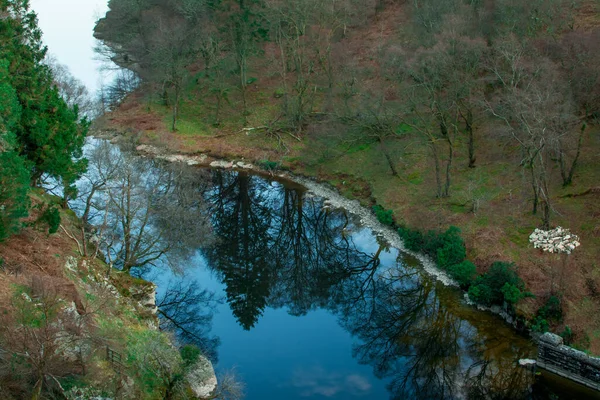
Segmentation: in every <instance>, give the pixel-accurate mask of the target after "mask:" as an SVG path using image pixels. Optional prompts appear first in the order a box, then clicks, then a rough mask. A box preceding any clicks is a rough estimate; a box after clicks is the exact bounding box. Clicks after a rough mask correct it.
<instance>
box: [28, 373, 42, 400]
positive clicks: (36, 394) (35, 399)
mask: <svg viewBox="0 0 600 400" xmlns="http://www.w3.org/2000/svg"><path fill="white" fill-rule="evenodd" d="M43 386H44V377H43V376H41V377H40V378H38V380H37V382H36V383H35V386H34V387H33V393H32V394H31V400H39V398H40V396H41V394H42V387H43Z"/></svg>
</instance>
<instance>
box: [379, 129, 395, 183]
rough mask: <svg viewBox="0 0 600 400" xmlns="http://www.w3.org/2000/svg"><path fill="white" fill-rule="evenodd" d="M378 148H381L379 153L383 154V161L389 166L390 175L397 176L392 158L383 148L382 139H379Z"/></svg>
mask: <svg viewBox="0 0 600 400" xmlns="http://www.w3.org/2000/svg"><path fill="white" fill-rule="evenodd" d="M379 147H380V148H381V152H382V153H383V155H384V156H385V159H386V160H387V162H388V165H389V166H390V170H391V171H392V175H393V176H398V171H397V170H396V167H395V166H394V162H393V161H392V157H391V156H390V154H389V153H388V151H387V149H386V147H385V143H384V140H383V139H381V138H380V139H379Z"/></svg>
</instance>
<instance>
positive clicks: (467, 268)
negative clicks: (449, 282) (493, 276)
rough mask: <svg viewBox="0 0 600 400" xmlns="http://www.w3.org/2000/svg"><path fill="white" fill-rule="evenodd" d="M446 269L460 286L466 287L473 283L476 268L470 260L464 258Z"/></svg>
mask: <svg viewBox="0 0 600 400" xmlns="http://www.w3.org/2000/svg"><path fill="white" fill-rule="evenodd" d="M447 271H448V273H449V274H450V276H451V277H452V278H453V279H454V280H456V281H457V282H458V284H459V285H460V287H462V288H467V287H469V285H471V283H473V279H474V278H475V275H476V273H477V268H476V267H475V264H473V263H472V262H471V261H468V260H465V261H463V262H461V263H460V264H453V265H450V266H449V267H448V269H447Z"/></svg>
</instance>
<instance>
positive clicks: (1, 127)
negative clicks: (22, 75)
mask: <svg viewBox="0 0 600 400" xmlns="http://www.w3.org/2000/svg"><path fill="white" fill-rule="evenodd" d="M8 81H9V79H8V62H7V61H6V60H0V241H2V240H4V239H5V238H6V237H7V236H8V235H10V234H11V233H13V232H14V231H15V230H16V229H17V228H18V221H19V218H22V217H24V216H26V215H27V204H28V201H27V200H28V197H27V191H28V189H29V172H28V170H27V169H26V168H25V163H24V160H23V159H22V158H21V157H20V156H19V154H17V152H15V151H14V150H13V146H14V142H15V136H14V134H13V132H12V130H13V129H14V127H15V126H16V124H17V123H18V120H19V118H20V110H21V107H20V106H19V102H18V99H17V93H16V91H15V89H14V88H13V87H12V86H11V85H10V83H9V82H8Z"/></svg>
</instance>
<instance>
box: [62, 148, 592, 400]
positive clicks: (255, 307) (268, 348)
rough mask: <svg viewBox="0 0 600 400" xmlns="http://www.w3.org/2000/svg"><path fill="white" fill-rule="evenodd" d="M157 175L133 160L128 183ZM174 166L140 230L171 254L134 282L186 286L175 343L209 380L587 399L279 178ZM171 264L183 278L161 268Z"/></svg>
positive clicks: (366, 393)
mask: <svg viewBox="0 0 600 400" xmlns="http://www.w3.org/2000/svg"><path fill="white" fill-rule="evenodd" d="M94 143H96V144H97V143H98V142H94V141H91V142H90V145H89V146H88V147H87V148H86V151H87V154H90V151H92V150H93V148H92V146H93V145H94ZM114 151H115V154H117V153H119V154H120V152H119V151H118V149H114ZM127 163H135V160H134V159H133V158H130V159H128V160H127ZM91 165H94V164H93V163H91ZM127 165H129V164H127ZM166 168H172V166H167V165H164V164H160V163H152V162H149V161H148V160H146V161H144V163H143V164H140V166H138V167H137V169H139V170H141V173H140V177H141V178H140V179H139V182H141V184H142V185H144V184H147V183H148V182H152V181H153V179H154V178H155V177H156V176H157V175H159V172H160V171H163V169H166ZM176 168H177V170H176V173H174V174H173V175H172V176H173V177H175V178H176V179H177V181H174V182H169V183H168V184H165V187H169V188H171V189H173V188H174V190H173V191H172V192H171V194H170V197H169V198H168V199H169V201H176V202H180V201H181V202H182V203H181V204H179V203H178V204H176V205H177V206H179V208H175V209H177V210H179V211H178V212H179V213H181V215H177V216H175V218H174V216H173V214H172V210H173V208H172V207H170V206H171V205H172V204H167V203H165V202H162V203H161V202H160V201H159V202H158V203H157V204H158V205H162V206H163V207H164V209H165V210H166V212H167V214H166V216H165V215H161V212H162V211H161V208H160V207H159V208H158V209H157V210H156V212H155V213H154V214H153V215H152V218H151V224H152V228H151V230H150V231H149V232H150V233H151V234H152V233H155V232H160V229H161V227H163V228H164V227H165V226H168V227H169V229H175V230H177V228H178V224H183V225H184V226H180V228H183V229H184V232H186V233H187V234H188V237H185V236H181V235H177V234H170V235H164V236H162V237H163V238H164V240H170V238H178V239H177V240H179V241H180V243H175V244H176V245H177V246H175V248H177V250H178V254H179V257H177V258H172V259H169V260H160V261H161V262H159V263H158V268H157V267H153V268H150V269H149V270H148V271H146V272H143V274H144V276H145V277H146V278H147V279H150V280H153V281H154V282H156V283H157V284H158V300H159V302H160V299H161V297H162V296H163V295H164V294H165V292H166V291H167V290H168V289H169V288H173V287H179V288H183V290H184V292H185V290H188V292H187V293H188V294H190V295H191V296H192V297H191V298H193V300H192V301H187V302H186V303H185V307H184V308H182V309H181V310H183V312H180V313H179V315H178V317H177V319H178V321H179V322H180V323H182V325H181V326H183V328H184V329H175V333H176V335H177V337H178V338H179V340H180V343H181V344H184V343H194V344H196V345H198V346H199V347H200V348H201V349H202V350H203V351H204V353H205V354H206V355H207V356H208V357H210V358H211V359H212V361H213V364H214V365H215V369H216V371H217V376H222V375H223V374H229V373H232V372H233V373H234V375H235V376H236V379H237V380H238V381H241V382H243V383H244V385H245V394H246V396H245V398H246V399H248V400H279V399H286V400H295V399H332V400H336V399H337V400H342V399H350V400H351V399H373V400H379V399H381V400H383V399H463V398H464V399H481V398H498V399H535V400H537V399H540V400H541V399H544V400H545V399H580V398H588V397H590V393H589V392H581V391H580V390H579V389H577V388H576V387H574V386H572V385H571V386H568V385H567V384H566V383H565V381H564V380H560V379H555V378H547V377H545V376H544V375H542V377H536V376H534V375H532V374H531V373H530V372H529V371H527V370H525V369H522V368H519V367H518V366H517V365H516V364H517V363H516V362H517V360H518V359H520V358H535V356H536V354H535V347H534V346H533V345H532V343H531V342H530V341H529V340H528V339H526V338H523V337H520V336H519V335H517V334H515V332H514V331H513V330H512V328H510V327H508V326H507V325H506V324H504V322H503V321H501V320H499V319H498V318H496V317H494V316H492V315H490V314H487V313H482V312H479V311H477V310H475V309H474V308H473V307H470V306H467V305H465V304H463V302H462V301H461V298H462V293H460V291H458V290H457V289H453V288H447V287H444V286H443V285H441V284H440V283H438V282H436V281H435V280H432V279H431V278H429V277H428V276H427V275H426V274H424V272H423V270H422V268H421V266H420V264H419V262H418V261H417V260H416V259H414V258H413V257H411V256H409V255H407V254H404V253H401V252H399V251H398V250H396V249H394V248H391V247H389V245H388V244H387V243H386V242H385V241H384V240H383V239H381V238H379V237H377V236H376V235H374V234H373V232H372V231H371V230H370V229H368V228H366V227H363V226H361V224H360V223H359V221H357V219H356V218H355V217H353V216H352V215H349V214H347V213H346V212H345V211H344V210H340V209H337V210H335V209H330V207H326V206H324V201H323V199H319V198H315V197H313V196H311V195H310V194H308V193H306V191H305V190H304V189H303V188H302V187H299V186H298V185H295V184H292V183H290V182H275V181H272V180H270V179H267V178H265V177H261V176H257V175H252V174H248V173H246V172H236V171H218V170H205V169H198V168H181V167H180V166H177V167H176ZM135 169H136V168H133V170H134V172H135ZM92 174H93V172H92ZM169 176H171V175H169ZM171 184H172V185H171ZM80 192H81V193H85V181H83V182H82V183H81V185H80ZM141 192H143V188H142V189H141ZM104 196H105V195H104ZM142 197H143V196H142ZM140 198H141V197H140ZM102 199H103V198H102V197H100V200H102ZM159 200H160V199H159ZM100 203H101V201H100ZM182 204H183V205H185V206H184V207H182ZM165 205H166V206H165ZM188 205H189V207H190V212H189V214H188V213H187V212H186V209H187V208H186V207H187V206H188ZM74 209H75V211H77V212H80V210H81V204H74ZM168 212H171V214H169V213H168ZM99 215H102V213H100V214H99ZM169 219H171V221H169ZM182 221H185V223H183V222H182ZM161 224H162V225H161ZM191 224H194V227H200V229H188V228H190V225H191ZM138 226H139V225H138ZM203 226H207V227H208V228H207V229H205V228H202V227H203ZM115 229H117V231H115V233H116V234H117V235H118V234H119V232H118V227H117V228H115ZM189 235H194V237H190V236H189ZM196 235H198V237H196ZM174 261H176V263H175V264H176V266H177V267H179V268H178V270H180V271H183V274H181V273H175V272H173V270H172V269H169V268H167V267H166V266H167V264H168V263H171V265H174V264H173V262H174ZM161 266H162V267H161ZM138 272H139V271H138ZM178 285H179V286H178ZM182 293H183V292H182ZM161 310H162V311H163V312H167V313H168V312H169V310H168V308H164V307H163V308H161ZM173 315H175V314H173ZM186 318H187V319H186ZM162 323H163V324H164V323H165V320H164V319H163V320H162ZM162 326H163V327H167V326H168V325H162ZM170 327H171V328H173V325H171V326H170ZM582 393H584V394H582Z"/></svg>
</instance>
